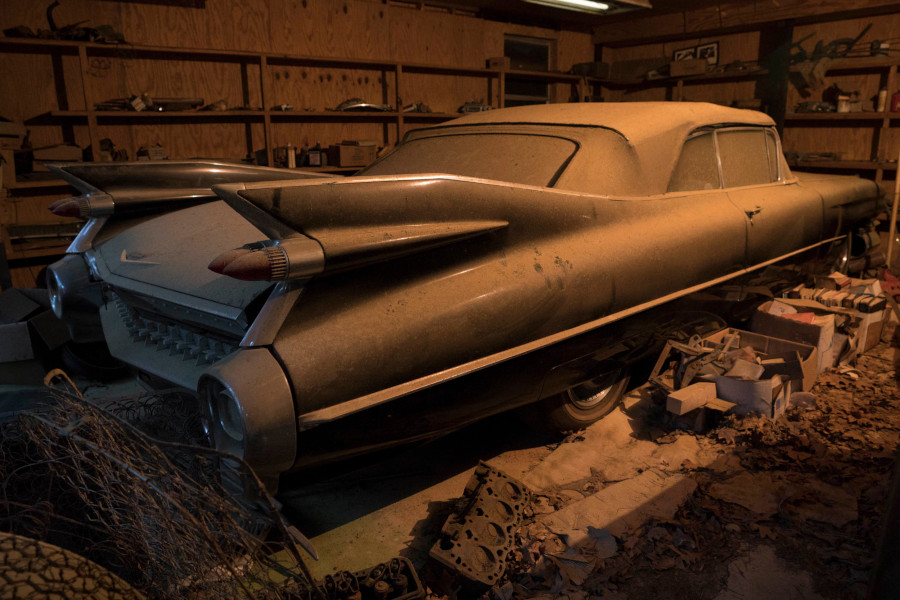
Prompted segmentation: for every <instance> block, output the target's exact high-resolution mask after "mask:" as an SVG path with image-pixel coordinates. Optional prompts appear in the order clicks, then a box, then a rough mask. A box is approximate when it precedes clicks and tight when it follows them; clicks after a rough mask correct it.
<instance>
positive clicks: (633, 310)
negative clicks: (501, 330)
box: [297, 235, 846, 431]
mask: <svg viewBox="0 0 900 600" xmlns="http://www.w3.org/2000/svg"><path fill="white" fill-rule="evenodd" d="M844 237H846V236H843V235H841V236H837V237H833V238H829V239H827V240H822V241H821V242H818V243H815V244H812V245H811V246H806V247H805V248H801V249H799V250H795V251H794V252H791V253H789V254H785V255H782V256H779V257H777V258H773V259H771V260H768V261H766V262H763V263H759V264H758V265H754V266H753V267H748V268H744V269H741V270H739V271H735V272H734V273H731V274H729V275H723V276H722V277H718V278H716V279H713V280H710V281H706V282H704V283H700V284H697V285H694V286H691V287H689V288H686V289H683V290H679V291H677V292H673V293H671V294H668V295H666V296H662V297H660V298H656V299H654V300H650V301H648V302H644V303H643V304H638V305H637V306H632V307H630V308H627V309H625V310H621V311H619V312H617V313H613V314H611V315H607V316H605V317H601V318H599V319H595V320H593V321H589V322H587V323H583V324H581V325H578V326H577V327H572V328H570V329H566V330H564V331H560V332H557V333H554V334H553V335H549V336H546V337H543V338H540V339H537V340H532V341H530V342H528V343H525V344H522V345H520V346H516V347H515V348H509V349H507V350H504V351H502V352H498V353H496V354H491V355H490V356H485V357H482V358H479V359H476V360H473V361H469V362H467V363H464V364H461V365H457V366H455V367H451V368H449V369H445V370H443V371H439V372H437V373H432V374H430V375H426V376H424V377H420V378H419V379H414V380H412V381H407V382H404V383H401V384H399V385H395V386H393V387H390V388H386V389H383V390H379V391H377V392H373V393H371V394H367V395H365V396H360V397H359V398H354V399H352V400H348V401H346V402H341V403H340V404H335V405H334V406H329V407H326V408H321V409H319V410H314V411H311V412H308V413H305V414H302V415H299V416H298V417H297V424H298V427H299V430H300V431H305V430H308V429H312V428H314V427H317V426H319V425H322V424H324V423H328V422H329V421H334V420H337V419H340V418H342V417H347V416H349V415H352V414H354V413H357V412H359V411H362V410H365V409H368V408H371V407H373V406H378V405H380V404H384V403H386V402H389V401H391V400H394V399H396V398H398V397H401V396H406V395H408V394H411V393H413V392H418V391H420V390H423V389H427V388H429V387H434V386H435V385H437V384H439V383H443V382H445V381H450V380H452V379H457V378H459V377H462V376H463V375H467V374H469V373H473V372H475V371H480V370H482V369H485V368H487V367H490V366H493V365H496V364H498V363H501V362H504V361H507V360H510V359H513V358H517V357H519V356H522V355H524V354H528V353H529V352H534V351H535V350H539V349H541V348H545V347H547V346H550V345H551V344H555V343H557V342H561V341H563V340H565V339H567V338H570V337H574V336H576V335H580V334H582V333H585V332H588V331H591V330H593V329H597V328H599V327H602V326H603V325H607V324H609V323H612V322H613V321H618V320H620V319H623V318H625V317H630V316H632V315H635V314H637V313H639V312H642V311H645V310H648V309H650V308H654V307H657V306H660V305H662V304H665V303H666V302H671V301H672V300H677V299H678V298H681V297H684V296H687V295H688V294H693V293H694V292H698V291H700V290H703V289H705V288H708V287H712V286H714V285H718V284H720V283H724V282H726V281H729V280H731V279H734V278H736V277H739V276H741V275H747V274H749V273H752V272H753V271H757V270H759V269H762V268H765V267H767V266H769V265H772V264H775V263H777V262H780V261H782V260H785V259H787V258H790V257H792V256H796V255H798V254H803V253H804V252H808V251H810V250H813V249H815V248H817V247H819V246H823V245H825V244H830V243H832V242H835V241H837V240H840V239H843V238H844Z"/></svg>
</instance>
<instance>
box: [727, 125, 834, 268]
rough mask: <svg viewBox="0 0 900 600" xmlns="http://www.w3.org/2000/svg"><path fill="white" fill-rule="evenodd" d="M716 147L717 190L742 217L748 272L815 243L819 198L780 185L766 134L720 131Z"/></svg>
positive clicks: (762, 130)
mask: <svg viewBox="0 0 900 600" xmlns="http://www.w3.org/2000/svg"><path fill="white" fill-rule="evenodd" d="M716 145H717V148H718V153H719V161H720V165H721V171H722V182H723V185H724V187H725V188H726V191H727V193H728V197H729V199H730V200H731V202H732V203H734V205H735V206H737V207H738V208H739V209H740V210H741V211H743V213H744V218H745V226H746V230H747V266H748V267H752V266H754V265H758V264H761V263H765V262H767V261H770V260H774V259H777V258H779V257H782V256H785V255H787V254H790V253H792V252H794V251H795V250H799V249H801V248H806V247H808V246H811V245H813V244H816V243H818V242H819V241H821V239H822V198H821V197H820V196H819V195H818V194H817V193H815V192H812V191H810V190H808V189H804V188H802V187H801V186H799V185H797V183H796V180H793V181H786V180H785V176H786V173H784V172H783V171H785V170H786V169H785V168H784V167H783V166H782V162H783V161H782V160H780V149H779V145H778V139H777V137H776V135H775V132H774V131H773V130H772V129H770V128H766V127H743V128H740V127H736V128H728V129H721V130H718V131H717V132H716Z"/></svg>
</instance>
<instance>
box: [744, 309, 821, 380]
mask: <svg viewBox="0 0 900 600" xmlns="http://www.w3.org/2000/svg"><path fill="white" fill-rule="evenodd" d="M785 304H788V301H787V300H770V301H768V302H765V303H763V304H762V305H761V306H760V307H759V308H758V309H757V311H756V313H754V315H753V319H752V320H751V325H750V328H751V329H752V330H753V331H754V332H756V333H760V334H763V335H767V336H770V337H773V338H779V339H783V340H787V341H791V342H799V343H803V344H808V345H810V346H813V347H815V348H816V351H817V353H818V354H817V359H818V362H817V364H816V372H817V373H821V372H823V371H824V370H825V369H827V368H829V367H832V366H834V359H835V357H834V354H833V348H832V346H833V343H834V315H832V314H824V315H821V316H822V317H823V318H820V319H816V320H815V322H813V323H803V322H802V321H797V320H794V319H785V318H783V317H782V316H781V314H784V313H783V309H782V306H783V305H785ZM789 306H790V304H789ZM820 306H821V305H820ZM794 308H796V307H794ZM805 308H810V307H805V306H804V307H803V309H804V310H805ZM822 308H823V309H825V310H826V312H827V308H826V307H822ZM770 310H771V311H774V313H773V312H770ZM805 389H806V388H804V391H805Z"/></svg>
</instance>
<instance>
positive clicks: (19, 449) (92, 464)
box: [0, 388, 311, 599]
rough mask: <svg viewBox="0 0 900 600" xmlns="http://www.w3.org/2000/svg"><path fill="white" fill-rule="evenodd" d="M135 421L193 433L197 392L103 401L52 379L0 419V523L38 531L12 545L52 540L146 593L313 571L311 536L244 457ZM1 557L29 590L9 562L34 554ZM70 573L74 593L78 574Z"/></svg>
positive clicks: (204, 589) (246, 583)
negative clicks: (308, 560)
mask: <svg viewBox="0 0 900 600" xmlns="http://www.w3.org/2000/svg"><path fill="white" fill-rule="evenodd" d="M135 423H136V424H138V425H141V426H143V427H144V428H145V431H152V432H154V433H155V434H156V435H158V436H160V437H163V438H166V439H178V440H186V439H187V440H190V439H192V438H197V437H200V431H199V418H198V415H197V414H196V403H195V402H192V401H191V400H190V399H188V398H186V397H185V396H182V395H180V394H174V393H173V394H157V395H152V396H147V397H140V398H135V397H128V398H124V399H122V400H120V401H118V402H114V401H113V402H111V403H110V405H109V406H108V407H107V408H102V409H101V408H99V407H97V406H95V405H92V404H90V403H89V402H87V401H85V400H83V399H82V398H81V397H80V395H79V394H78V393H77V390H75V391H69V390H61V389H59V388H57V389H54V391H53V392H52V394H49V393H48V398H47V402H46V404H45V406H42V407H40V408H35V409H33V410H29V411H26V412H21V413H20V414H18V418H15V419H6V420H4V421H3V422H2V423H0V430H2V431H0V434H2V435H0V439H2V443H0V481H2V496H0V531H3V532H6V533H9V534H13V535H16V536H20V537H21V538H29V539H30V540H32V542H33V547H32V548H31V549H26V550H23V549H22V543H18V544H17V545H16V547H15V548H13V549H12V550H10V552H14V553H17V555H20V554H21V553H22V552H26V553H28V552H31V551H32V550H33V551H34V552H32V553H37V551H38V549H41V548H43V546H41V544H50V545H54V546H59V547H61V548H63V549H65V551H68V552H71V553H75V554H77V555H80V556H82V557H84V558H85V559H87V561H92V562H93V563H96V565H99V566H100V567H102V568H104V569H106V570H108V571H109V572H111V573H112V574H113V575H114V577H112V576H111V577H109V578H107V579H104V580H103V581H107V580H108V581H112V582H117V581H119V579H121V580H123V581H125V582H127V583H128V584H129V585H131V586H133V588H134V589H136V590H137V591H138V592H139V593H141V594H145V595H147V596H148V597H187V596H190V597H191V598H198V599H202V598H285V597H289V596H288V595H287V593H286V591H285V588H286V586H287V585H288V584H289V583H291V582H299V583H304V584H305V583H307V582H309V581H310V580H311V578H310V577H309V576H308V572H307V570H306V567H305V565H304V563H303V559H302V557H301V554H300V550H299V547H298V546H302V547H304V548H306V549H307V551H311V546H309V543H308V541H307V540H306V539H305V538H304V537H303V536H302V535H301V534H300V533H299V532H298V531H296V529H295V528H293V527H289V526H288V525H287V524H286V523H285V522H284V521H283V520H282V518H281V516H280V514H279V512H278V510H277V508H276V505H275V503H274V501H273V499H272V498H271V497H270V496H269V495H268V494H267V493H266V491H265V488H264V487H263V486H262V485H261V484H260V482H259V480H258V478H257V477H256V476H255V474H254V473H253V472H252V470H250V469H249V467H247V466H246V465H245V464H243V463H242V462H241V461H240V460H239V459H237V458H235V457H233V456H230V455H227V454H224V453H220V452H217V451H215V450H211V449H209V448H204V447H200V446H196V445H187V444H185V443H183V442H170V441H163V440H161V439H157V438H153V437H149V436H148V435H147V434H146V433H144V432H143V431H141V430H140V429H138V427H137V426H135ZM238 487H241V488H243V489H244V490H247V491H248V493H249V494H250V495H251V496H252V499H251V498H250V497H248V496H244V495H239V494H234V493H232V491H233V490H234V489H235V488H238ZM17 539H18V540H19V542H21V539H20V538H17ZM4 547H5V546H4ZM0 550H2V548H0ZM276 552H277V553H278V554H277V556H276V554H275V553H276ZM8 558H9V556H7V555H4V556H3V557H0V572H2V575H0V580H2V578H5V579H6V580H7V581H15V582H17V585H20V586H24V587H23V588H22V589H18V590H14V591H15V592H16V593H18V592H23V595H27V594H26V593H25V592H27V591H28V590H27V589H24V588H27V587H28V586H29V585H30V582H31V581H32V580H33V578H31V577H30V574H29V573H19V572H16V571H15V570H16V569H17V568H26V569H27V568H29V565H33V564H35V563H34V562H33V561H18V562H15V561H10V560H7V559H8ZM71 578H72V580H71V581H70V583H71V585H72V586H73V587H72V589H71V590H70V591H71V592H72V593H73V594H74V593H76V592H78V591H79V589H78V588H79V587H80V586H83V584H84V582H83V580H82V579H80V578H79V577H78V576H77V572H73V573H72V575H71ZM98 581H100V580H99V579H98ZM60 585H62V584H60ZM57 589H58V588H57ZM104 592H109V597H117V596H116V595H115V594H114V593H113V592H116V593H118V591H117V589H116V590H114V589H112V588H110V589H108V590H106V589H98V590H97V592H96V593H97V595H100V594H102V593H104ZM62 595H67V594H65V593H62ZM16 597H19V596H16ZM67 597H68V596H67Z"/></svg>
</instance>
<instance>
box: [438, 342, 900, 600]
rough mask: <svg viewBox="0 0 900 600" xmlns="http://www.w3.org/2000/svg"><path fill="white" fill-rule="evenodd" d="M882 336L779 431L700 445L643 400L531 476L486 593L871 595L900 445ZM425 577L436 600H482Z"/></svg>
mask: <svg viewBox="0 0 900 600" xmlns="http://www.w3.org/2000/svg"><path fill="white" fill-rule="evenodd" d="M882 339H883V342H882V343H881V344H879V345H878V346H877V347H875V348H874V349H872V350H871V351H869V352H868V353H866V354H865V355H864V356H862V357H860V358H859V360H858V362H857V364H856V365H855V368H853V369H849V368H844V369H841V370H837V371H830V372H827V373H825V374H823V375H821V376H820V377H819V379H818V382H817V385H816V386H815V388H814V389H813V390H812V394H811V395H808V396H806V397H804V398H803V400H802V401H801V402H799V403H798V404H797V405H795V406H792V407H790V408H789V409H788V410H787V412H786V413H785V415H783V416H782V417H781V418H779V419H777V420H774V421H773V420H770V419H767V418H764V417H758V416H747V417H743V418H740V417H733V416H732V417H725V418H723V419H722V421H721V422H720V423H718V425H717V426H716V427H714V428H713V429H711V430H710V431H709V432H708V433H706V434H695V433H692V432H689V431H681V430H677V429H673V428H672V426H671V424H670V423H669V422H668V420H667V417H666V414H665V413H664V411H663V410H662V407H661V406H660V405H659V404H658V403H657V402H656V401H654V398H653V397H652V395H651V394H649V393H646V392H647V390H646V389H645V390H644V393H643V394H633V395H632V396H631V397H630V398H629V399H628V401H627V402H626V405H625V407H623V409H622V411H621V412H620V413H617V414H613V415H611V416H610V418H608V419H606V420H604V421H602V422H600V423H598V424H596V425H594V426H592V427H591V428H589V429H588V430H586V431H584V432H580V433H579V434H576V435H573V436H571V437H570V438H569V439H567V440H566V442H565V443H563V444H561V445H560V446H559V447H557V448H555V449H553V450H552V452H551V453H550V454H548V455H547V456H546V457H544V458H543V459H542V460H541V461H540V462H539V463H538V464H536V465H534V466H533V467H531V468H529V469H528V470H527V471H526V472H525V473H523V474H522V480H523V481H524V482H525V483H526V484H529V485H530V486H531V487H532V489H534V490H537V491H536V492H535V497H534V503H533V505H532V506H531V507H530V508H529V509H528V510H527V512H526V520H525V522H524V524H523V526H522V527H521V528H520V529H519V532H518V536H517V544H516V548H515V551H514V561H513V564H511V565H510V567H509V569H508V570H507V574H506V577H505V581H503V582H502V583H501V585H498V586H496V587H495V588H493V589H491V590H489V591H488V592H487V593H486V594H485V596H486V597H490V598H501V599H504V600H507V599H510V598H548V599H549V598H569V599H573V600H574V599H586V598H595V597H603V598H618V599H628V600H650V599H658V598H668V597H672V596H673V594H675V593H677V595H678V596H680V597H684V598H691V599H705V598H709V599H715V600H731V599H734V600H737V599H740V600H750V599H756V598H759V599H767V598H795V599H818V598H822V599H831V598H835V599H837V598H841V599H843V598H864V597H865V596H866V590H867V584H868V578H869V574H870V572H871V570H872V568H873V566H874V557H875V553H876V546H877V543H878V539H879V535H880V533H881V516H882V513H883V511H884V510H885V504H886V498H887V493H888V489H889V484H890V478H891V473H892V468H893V464H894V456H895V454H896V452H897V448H898V442H900V393H898V376H897V367H898V365H900V350H898V348H900V330H898V331H896V332H895V331H894V330H893V329H892V330H889V331H886V332H885V334H884V336H883V338H882ZM610 534H612V535H611V536H610ZM423 579H424V580H425V581H426V582H427V583H428V584H430V585H431V587H432V590H433V595H432V596H431V597H433V598H464V597H472V596H473V595H475V594H473V590H472V589H471V588H465V587H460V585H459V581H458V580H454V579H453V578H452V577H450V576H448V575H447V574H446V573H442V572H441V569H427V568H426V569H425V570H424V571H423ZM674 590H677V592H674Z"/></svg>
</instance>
